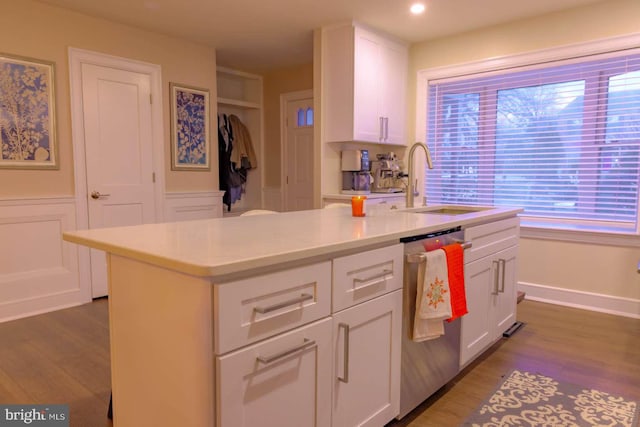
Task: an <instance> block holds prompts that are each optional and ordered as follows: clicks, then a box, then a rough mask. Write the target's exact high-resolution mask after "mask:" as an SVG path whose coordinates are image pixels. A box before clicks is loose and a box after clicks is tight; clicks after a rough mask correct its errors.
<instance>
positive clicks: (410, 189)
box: [406, 142, 433, 208]
mask: <svg viewBox="0 0 640 427" xmlns="http://www.w3.org/2000/svg"><path fill="white" fill-rule="evenodd" d="M418 147H422V149H423V150H424V154H426V156H427V165H428V166H429V169H433V163H432V162H431V153H430V152H429V147H427V145H426V144H425V143H424V142H416V143H414V144H413V145H412V146H411V148H410V149H409V161H408V162H409V178H408V180H409V182H408V183H407V195H406V198H407V200H406V205H407V206H406V207H408V208H412V207H413V192H414V191H415V189H414V184H413V181H414V180H415V172H414V170H413V156H414V153H415V151H416V148H418ZM423 200H425V202H426V197H425V198H424V199H423Z"/></svg>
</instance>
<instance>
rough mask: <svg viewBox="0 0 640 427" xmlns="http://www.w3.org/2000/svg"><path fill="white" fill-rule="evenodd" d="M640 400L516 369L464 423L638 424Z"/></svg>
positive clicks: (492, 426) (556, 426)
mask: <svg viewBox="0 0 640 427" xmlns="http://www.w3.org/2000/svg"><path fill="white" fill-rule="evenodd" d="M638 409H639V408H638V403H637V402H634V401H632V400H625V399H623V398H621V397H618V396H613V395H610V394H608V393H603V392H601V391H598V390H591V389H589V388H586V387H580V386H577V385H573V384H566V383H559V382H558V381H556V380H554V379H553V378H549V377H545V376H543V375H538V374H531V373H529V372H521V371H518V370H514V371H513V372H511V374H510V375H509V376H508V377H506V378H505V380H504V381H503V383H502V384H501V385H500V386H499V387H498V389H497V390H496V392H495V393H494V394H493V395H492V396H491V397H490V398H489V399H488V400H487V401H486V402H485V403H483V404H482V405H480V407H479V408H478V410H477V411H476V413H475V414H473V415H472V416H471V417H469V418H468V419H467V420H466V421H465V422H464V424H463V425H464V426H482V427H498V426H535V427H538V426H540V427H542V426H546V427H574V426H579V427H582V426H585V427H591V426H611V427H613V426H620V427H622V426H625V427H636V426H637V423H638Z"/></svg>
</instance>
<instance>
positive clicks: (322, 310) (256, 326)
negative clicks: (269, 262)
mask: <svg viewBox="0 0 640 427" xmlns="http://www.w3.org/2000/svg"><path fill="white" fill-rule="evenodd" d="M213 299H214V309H215V313H216V322H215V324H214V349H215V351H216V354H224V353H226V352H228V351H231V350H235V349H236V348H239V347H242V346H244V345H247V344H251V343H254V342H257V341H259V340H261V339H264V338H269V337H272V336H274V335H277V334H279V333H282V332H286V331H288V330H291V329H293V328H295V327H298V326H301V325H304V324H305V323H310V322H312V321H314V320H318V319H321V318H323V317H327V316H329V315H331V262H330V261H324V262H319V263H316V264H310V265H305V266H303V267H297V268H291V269H287V270H282V271H277V272H274V273H269V274H263V275H259V276H253V277H249V278H246V279H241V280H236V281H232V282H228V283H223V284H220V285H214V298H213Z"/></svg>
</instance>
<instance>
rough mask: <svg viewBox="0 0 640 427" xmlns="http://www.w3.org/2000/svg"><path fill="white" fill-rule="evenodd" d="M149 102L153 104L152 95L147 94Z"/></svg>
mask: <svg viewBox="0 0 640 427" xmlns="http://www.w3.org/2000/svg"><path fill="white" fill-rule="evenodd" d="M149 104H153V95H152V94H149Z"/></svg>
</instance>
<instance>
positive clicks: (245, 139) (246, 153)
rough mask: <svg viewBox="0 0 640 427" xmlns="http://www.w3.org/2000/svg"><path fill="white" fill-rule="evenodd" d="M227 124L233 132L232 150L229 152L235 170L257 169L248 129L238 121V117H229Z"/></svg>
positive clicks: (256, 160)
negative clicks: (239, 168)
mask: <svg viewBox="0 0 640 427" xmlns="http://www.w3.org/2000/svg"><path fill="white" fill-rule="evenodd" d="M229 124H230V125H231V129H232V131H233V135H234V137H233V150H232V151H231V161H232V162H234V163H235V164H236V168H238V167H242V168H244V169H247V170H248V169H255V168H257V167H258V159H257V158H256V152H255V151H254V150H253V143H252V142H251V134H250V133H249V129H247V127H246V126H245V125H244V123H242V122H241V121H240V119H239V118H238V116H235V115H233V114H232V115H230V116H229Z"/></svg>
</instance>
